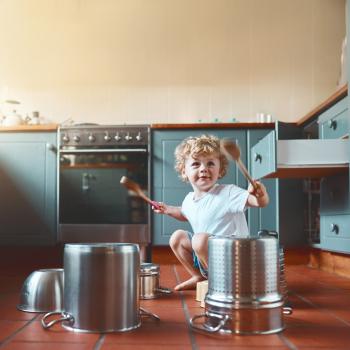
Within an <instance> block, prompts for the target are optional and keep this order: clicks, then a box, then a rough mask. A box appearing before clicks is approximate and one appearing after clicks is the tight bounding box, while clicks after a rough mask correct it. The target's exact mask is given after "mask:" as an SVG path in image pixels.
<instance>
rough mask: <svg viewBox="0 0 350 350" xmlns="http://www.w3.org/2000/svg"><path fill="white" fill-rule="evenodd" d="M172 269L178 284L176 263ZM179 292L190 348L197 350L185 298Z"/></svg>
mask: <svg viewBox="0 0 350 350" xmlns="http://www.w3.org/2000/svg"><path fill="white" fill-rule="evenodd" d="M173 270H174V274H175V277H176V282H177V284H179V283H180V282H181V281H180V278H179V275H178V273H177V270H176V265H173ZM179 294H180V298H181V304H182V308H183V310H184V313H185V316H186V322H187V328H188V333H189V336H190V341H191V346H192V349H193V350H198V346H197V343H196V338H195V336H194V334H193V332H192V330H191V327H190V312H189V311H188V307H187V305H186V302H185V298H184V296H183V292H182V291H179Z"/></svg>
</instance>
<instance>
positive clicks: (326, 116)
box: [318, 96, 349, 139]
mask: <svg viewBox="0 0 350 350" xmlns="http://www.w3.org/2000/svg"><path fill="white" fill-rule="evenodd" d="M318 124H319V138H320V139H338V138H344V137H346V136H348V135H349V114H348V96H346V97H344V98H343V99H341V100H340V101H339V102H337V103H336V104H335V105H333V106H332V107H331V108H329V109H327V110H326V111H325V112H324V113H322V114H321V115H320V116H319V117H318Z"/></svg>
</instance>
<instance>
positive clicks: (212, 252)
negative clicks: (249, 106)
mask: <svg viewBox="0 0 350 350" xmlns="http://www.w3.org/2000/svg"><path fill="white" fill-rule="evenodd" d="M208 265H209V271H208V276H209V278H208V293H207V295H206V298H205V313H204V314H202V315H198V316H195V317H193V318H192V320H191V325H192V326H193V328H196V329H200V330H205V331H208V332H217V331H220V332H224V333H237V334H270V333H276V332H280V331H281V330H283V329H284V324H283V317H282V316H283V315H282V313H283V309H282V306H283V302H284V298H283V295H282V289H281V280H280V278H281V276H280V249H279V245H278V239H277V238H276V237H275V236H273V235H264V236H260V237H256V238H235V237H234V236H232V237H211V238H210V239H209V259H208ZM200 317H204V318H205V322H204V324H203V325H202V326H198V324H197V322H196V319H198V318H200Z"/></svg>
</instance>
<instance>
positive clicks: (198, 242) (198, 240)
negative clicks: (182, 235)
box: [192, 233, 208, 253]
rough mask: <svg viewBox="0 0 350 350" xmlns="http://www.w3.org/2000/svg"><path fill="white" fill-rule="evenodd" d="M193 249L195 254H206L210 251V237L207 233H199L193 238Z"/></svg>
mask: <svg viewBox="0 0 350 350" xmlns="http://www.w3.org/2000/svg"><path fill="white" fill-rule="evenodd" d="M192 249H193V250H194V251H195V253H202V252H206V251H207V249H208V235H207V234H206V233H197V234H195V235H194V236H193V238H192Z"/></svg>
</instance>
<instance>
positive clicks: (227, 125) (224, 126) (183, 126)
mask: <svg viewBox="0 0 350 350" xmlns="http://www.w3.org/2000/svg"><path fill="white" fill-rule="evenodd" d="M274 127H275V123H238V122H237V123H191V124H190V123H188V124H169V123H167V124H151V129H228V128H230V129H274Z"/></svg>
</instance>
